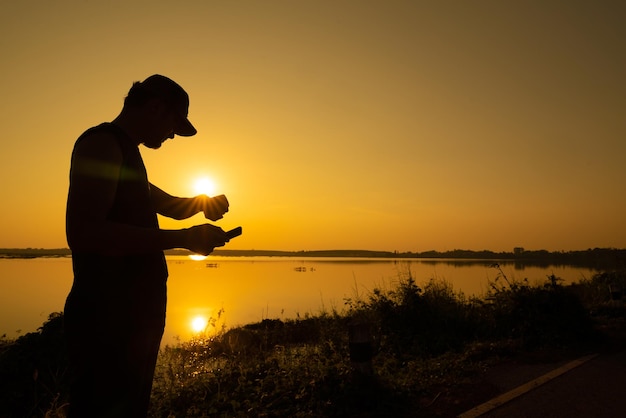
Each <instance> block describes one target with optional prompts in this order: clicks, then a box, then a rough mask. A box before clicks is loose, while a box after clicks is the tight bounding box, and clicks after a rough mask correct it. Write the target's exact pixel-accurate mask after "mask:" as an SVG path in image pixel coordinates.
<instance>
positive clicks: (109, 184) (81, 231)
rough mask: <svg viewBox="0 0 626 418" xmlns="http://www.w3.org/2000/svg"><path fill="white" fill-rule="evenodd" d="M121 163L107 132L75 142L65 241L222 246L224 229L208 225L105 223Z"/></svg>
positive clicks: (136, 248)
mask: <svg viewBox="0 0 626 418" xmlns="http://www.w3.org/2000/svg"><path fill="white" fill-rule="evenodd" d="M121 165H122V152H121V150H120V149H119V145H118V144H117V141H116V140H115V138H114V137H113V136H112V135H110V134H107V133H94V134H92V135H90V137H87V138H84V139H83V140H81V141H80V142H78V143H77V144H76V146H75V149H74V153H73V155H72V167H71V171H70V189H69V194H68V200H67V213H66V232H67V239H68V243H69V246H70V248H71V249H72V250H73V251H80V252H95V253H101V254H132V253H145V252H149V251H154V250H164V249H169V248H188V249H190V250H192V251H194V252H198V253H203V254H208V253H210V252H211V251H212V250H213V247H216V246H220V245H223V244H224V242H225V241H226V239H225V237H224V235H223V234H224V231H223V230H222V229H221V228H218V227H215V226H212V225H199V226H196V227H192V228H189V229H183V230H161V229H158V228H142V227H135V226H131V225H126V224H120V223H117V222H111V221H108V220H107V214H108V213H109V211H110V209H111V207H112V205H113V202H114V199H115V193H116V188H117V183H118V178H119V173H120V168H121Z"/></svg>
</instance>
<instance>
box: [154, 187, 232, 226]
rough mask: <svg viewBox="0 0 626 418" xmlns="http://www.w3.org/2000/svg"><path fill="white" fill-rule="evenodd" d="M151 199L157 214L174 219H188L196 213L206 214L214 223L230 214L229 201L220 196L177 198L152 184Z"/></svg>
mask: <svg viewBox="0 0 626 418" xmlns="http://www.w3.org/2000/svg"><path fill="white" fill-rule="evenodd" d="M150 198H151V200H152V204H153V205H154V208H155V209H156V211H157V213H159V214H160V215H163V216H167V217H168V218H172V219H187V218H190V217H192V216H193V215H195V214H196V213H200V212H204V216H205V217H206V218H207V219H210V220H212V221H217V220H218V219H222V217H223V216H224V214H225V213H226V212H228V205H229V204H228V199H226V196H224V195H220V196H215V197H209V196H207V195H199V196H196V197H176V196H172V195H170V194H168V193H166V192H164V191H163V190H161V189H159V188H158V187H156V186H155V185H154V184H152V183H150Z"/></svg>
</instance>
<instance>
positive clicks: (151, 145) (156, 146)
mask: <svg viewBox="0 0 626 418" xmlns="http://www.w3.org/2000/svg"><path fill="white" fill-rule="evenodd" d="M143 144H144V145H145V146H146V148H150V149H159V148H161V145H163V142H159V143H150V142H144V143H143Z"/></svg>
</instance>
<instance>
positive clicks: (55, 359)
mask: <svg viewBox="0 0 626 418" xmlns="http://www.w3.org/2000/svg"><path fill="white" fill-rule="evenodd" d="M493 267H494V268H495V269H497V270H498V273H499V274H498V275H497V277H496V279H495V280H494V281H493V282H492V283H490V290H489V292H488V294H487V296H486V297H484V298H474V297H466V296H465V295H463V294H462V293H459V292H455V291H454V289H453V288H452V286H451V285H450V284H449V283H447V282H446V281H445V280H441V279H431V280H429V281H427V282H426V283H424V284H422V285H421V286H420V285H418V283H417V282H416V280H415V278H414V277H413V275H412V273H411V272H410V271H407V272H404V273H403V274H400V275H399V276H400V277H399V280H398V283H397V285H396V286H395V287H394V288H392V289H389V290H383V289H373V290H372V291H371V293H369V294H367V295H362V296H357V297H354V298H351V299H346V300H345V306H344V307H343V309H341V310H336V309H335V310H333V311H331V312H322V313H320V314H317V315H305V316H304V317H302V318H296V319H289V320H278V319H265V320H263V321H261V322H259V323H255V324H249V325H246V326H243V327H239V328H234V329H230V330H228V329H225V328H224V327H219V326H217V325H218V324H213V325H214V328H215V329H218V330H219V332H218V333H217V334H216V335H212V336H210V337H209V336H199V337H198V338H195V339H193V340H191V341H187V342H181V343H177V344H176V345H172V346H166V347H165V348H164V349H162V350H161V353H160V356H159V360H158V364H157V370H156V375H155V380H154V388H153V393H152V403H151V411H150V413H151V416H153V417H206V416H218V417H249V416H258V417H282V416H292V417H321V416H324V417H325V416H359V417H373V416H397V417H402V416H414V415H415V413H419V411H422V412H424V411H426V410H427V408H428V405H429V404H430V403H431V402H432V401H433V399H435V397H436V396H437V390H436V389H435V388H437V387H442V385H443V386H445V385H452V384H455V383H458V382H460V381H463V380H465V379H468V378H469V377H471V376H472V375H473V373H475V372H476V370H478V369H480V368H482V367H483V366H484V364H485V363H486V362H489V361H491V360H492V358H493V357H494V356H502V355H506V354H507V353H510V352H512V351H516V350H536V349H541V348H542V347H567V346H572V345H574V346H575V345H577V344H582V343H587V342H588V341H589V340H590V339H591V340H593V339H594V338H596V337H598V335H599V334H598V332H597V330H598V329H603V328H602V327H599V326H598V325H599V324H600V325H602V326H603V327H604V326H605V325H606V324H607V323H608V322H611V321H613V322H612V323H613V324H619V326H623V323H624V319H625V318H626V316H625V309H624V304H623V301H622V300H621V297H622V295H621V289H624V288H626V273H625V272H623V271H619V272H606V273H602V274H598V275H595V276H594V277H592V278H591V279H588V280H583V281H581V282H579V283H576V284H573V285H568V286H564V285H562V284H561V281H560V279H559V278H558V277H555V276H553V275H551V276H548V277H547V278H546V279H545V280H544V282H543V283H542V284H539V285H530V284H529V283H528V281H527V280H523V281H515V280H511V279H509V278H508V277H506V275H504V273H503V272H502V271H501V270H500V269H499V266H497V265H494V266H493ZM61 323H62V316H61V315H60V314H55V315H53V316H51V317H50V319H49V321H48V322H47V323H45V324H44V325H43V327H42V328H40V330H39V331H38V332H37V333H31V334H28V335H25V336H23V337H20V338H18V339H17V340H8V339H6V338H2V339H0V417H21V416H44V415H46V414H47V416H63V411H64V407H63V405H64V404H65V402H66V401H67V376H66V372H65V371H66V368H67V363H66V358H65V355H64V349H63V344H62V330H61ZM355 323H358V324H361V325H362V324H365V326H366V328H367V334H368V335H369V336H371V339H370V340H369V341H368V344H369V345H370V347H369V348H370V351H371V353H373V358H372V359H371V364H369V366H370V367H371V370H372V371H373V373H367V372H366V373H363V369H359V368H355V362H354V361H353V360H354V358H352V359H351V356H350V354H351V351H350V348H351V345H350V342H351V341H350V339H349V330H350V329H351V327H352V326H353V325H354V324H355ZM365 370H368V369H365ZM416 411H417V412H416ZM54 414H56V415H54Z"/></svg>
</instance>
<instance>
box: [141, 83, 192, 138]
mask: <svg viewBox="0 0 626 418" xmlns="http://www.w3.org/2000/svg"><path fill="white" fill-rule="evenodd" d="M140 85H141V87H142V88H144V89H145V90H146V91H149V92H151V93H152V94H154V95H155V96H156V97H159V98H161V99H162V100H163V101H165V102H166V103H167V104H168V105H170V106H171V107H172V109H173V110H174V111H175V112H176V113H178V115H179V116H180V124H179V126H177V127H176V128H175V129H174V133H175V134H176V135H180V136H192V135H195V134H196V133H197V132H198V131H197V130H196V128H194V126H193V125H192V124H191V122H189V119H187V115H188V112H189V95H188V94H187V92H186V91H185V90H183V88H182V87H181V86H179V85H178V84H177V83H176V82H175V81H174V80H172V79H170V78H168V77H165V76H163V75H160V74H154V75H151V76H150V77H148V78H146V79H145V80H144V81H142V82H141V83H140Z"/></svg>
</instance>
